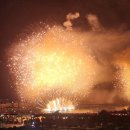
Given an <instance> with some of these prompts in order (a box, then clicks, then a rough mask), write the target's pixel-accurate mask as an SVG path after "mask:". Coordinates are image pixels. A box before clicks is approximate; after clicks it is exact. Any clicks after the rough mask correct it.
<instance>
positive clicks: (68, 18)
mask: <svg viewBox="0 0 130 130" xmlns="http://www.w3.org/2000/svg"><path fill="white" fill-rule="evenodd" d="M79 17H80V14H79V12H76V13H74V14H72V13H69V14H67V16H66V21H65V22H64V23H63V26H64V27H66V28H67V29H68V30H72V26H73V23H72V21H73V20H74V19H77V18H79Z"/></svg>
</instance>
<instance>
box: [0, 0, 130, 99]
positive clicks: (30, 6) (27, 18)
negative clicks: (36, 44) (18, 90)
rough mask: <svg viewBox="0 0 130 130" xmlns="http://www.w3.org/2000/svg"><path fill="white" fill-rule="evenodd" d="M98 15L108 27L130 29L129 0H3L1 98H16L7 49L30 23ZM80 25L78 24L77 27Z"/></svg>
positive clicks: (0, 20)
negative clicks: (70, 14) (69, 14)
mask: <svg viewBox="0 0 130 130" xmlns="http://www.w3.org/2000/svg"><path fill="white" fill-rule="evenodd" d="M76 11H78V12H80V14H81V17H80V22H79V23H78V24H81V26H85V25H86V20H85V15H86V14H89V13H94V14H96V15H97V16H98V17H99V19H100V22H101V24H102V25H103V26H104V27H105V28H114V29H116V28H119V27H124V28H125V27H126V29H128V30H129V29H130V0H0V98H10V99H12V98H15V97H16V94H15V91H14V90H13V88H11V87H10V86H11V84H10V82H9V80H10V76H9V72H8V69H7V67H6V65H7V57H6V51H7V49H8V47H9V46H10V45H11V44H12V43H13V41H14V40H16V39H17V37H18V35H19V34H21V33H23V32H24V31H25V30H26V29H27V28H28V27H29V26H32V25H35V24H38V23H39V22H45V23H47V24H54V23H56V24H62V23H63V22H64V21H65V16H66V14H68V13H69V12H72V13H73V12H76ZM78 24H77V26H78Z"/></svg>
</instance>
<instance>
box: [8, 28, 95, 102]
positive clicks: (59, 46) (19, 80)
mask: <svg viewBox="0 0 130 130" xmlns="http://www.w3.org/2000/svg"><path fill="white" fill-rule="evenodd" d="M85 45H86V44H85V39H84V37H82V35H79V33H78V32H74V31H69V30H65V29H63V28H62V27H59V26H54V27H52V28H48V29H47V31H46V32H44V31H40V32H39V33H34V34H33V35H32V36H28V37H27V38H26V40H21V41H19V42H18V43H16V44H13V46H12V47H11V49H10V50H9V64H8V66H9V68H10V72H11V73H12V74H13V75H14V77H15V81H14V82H15V86H16V89H17V91H18V94H19V96H20V98H21V100H23V101H25V99H26V100H28V101H29V102H36V101H37V100H38V99H39V97H45V96H46V94H45V93H49V94H48V95H49V96H46V98H44V100H46V99H47V101H48V97H52V95H53V96H54V97H55V98H56V97H60V96H61V95H62V97H63V96H64V97H77V98H81V97H83V96H84V95H86V94H87V93H89V90H90V88H91V87H92V86H93V79H94V78H93V77H94V76H95V71H96V70H97V63H96V62H95V60H94V58H93V57H91V56H90V55H89V53H88V52H87V51H86V49H84V46H85ZM54 93H55V94H54ZM77 98H76V100H77Z"/></svg>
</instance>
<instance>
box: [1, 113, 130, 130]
mask: <svg viewBox="0 0 130 130" xmlns="http://www.w3.org/2000/svg"><path fill="white" fill-rule="evenodd" d="M39 117H40V118H39ZM7 129H8V130H130V111H120V112H106V111H102V112H100V113H98V114H86V113H82V114H67V113H66V114H65V113H64V114H63V113H53V114H43V115H38V114H36V115H33V116H32V118H30V119H28V120H24V122H23V126H20V127H16V126H13V127H12V128H0V130H7Z"/></svg>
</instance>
